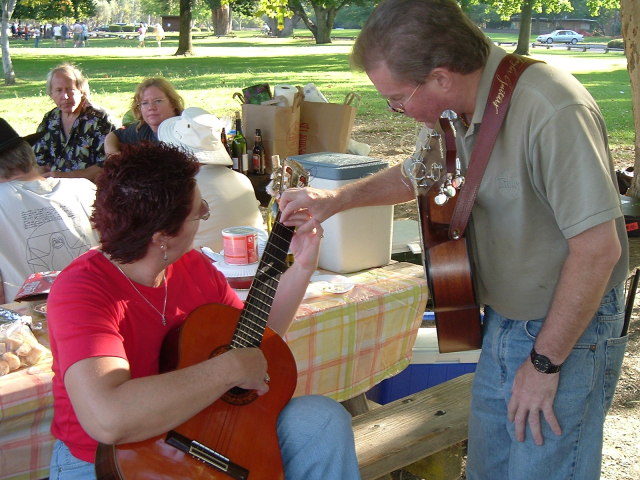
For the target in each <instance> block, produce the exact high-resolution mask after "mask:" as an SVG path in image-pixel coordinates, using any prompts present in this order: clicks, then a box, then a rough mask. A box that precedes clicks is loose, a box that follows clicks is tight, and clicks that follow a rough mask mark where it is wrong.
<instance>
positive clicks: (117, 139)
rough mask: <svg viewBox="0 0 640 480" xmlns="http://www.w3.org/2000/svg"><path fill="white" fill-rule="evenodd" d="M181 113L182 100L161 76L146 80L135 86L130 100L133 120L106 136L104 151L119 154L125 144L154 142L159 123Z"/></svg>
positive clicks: (156, 137) (182, 107)
mask: <svg viewBox="0 0 640 480" xmlns="http://www.w3.org/2000/svg"><path fill="white" fill-rule="evenodd" d="M183 110H184V100H183V99H182V97H181V96H180V94H179V93H178V92H177V91H176V89H175V88H174V86H173V85H171V83H169V81H167V80H165V79H164V78H162V77H152V78H147V79H146V80H144V81H142V82H141V83H140V84H139V85H138V86H137V87H136V91H135V93H134V95H133V99H132V100H131V109H130V110H129V112H130V113H131V114H133V117H134V118H135V120H136V121H135V122H133V123H131V124H130V125H127V126H125V127H123V128H120V129H118V130H115V131H113V132H111V133H110V134H109V135H107V138H106V139H105V145H104V148H105V152H106V153H107V155H112V154H114V153H118V152H119V151H120V149H121V148H122V144H124V143H126V144H133V143H138V142H142V141H149V142H152V143H157V142H158V136H157V134H158V127H159V126H160V124H161V123H162V122H164V121H165V120H166V119H167V118H171V117H175V116H177V115H180V114H181V113H182V111H183Z"/></svg>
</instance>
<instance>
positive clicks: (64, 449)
mask: <svg viewBox="0 0 640 480" xmlns="http://www.w3.org/2000/svg"><path fill="white" fill-rule="evenodd" d="M197 172H198V164H197V162H196V161H195V159H194V158H193V157H192V156H191V155H189V154H187V153H185V152H184V150H181V149H179V148H176V147H170V146H168V145H165V144H159V145H151V144H144V143H143V144H140V145H131V146H127V147H125V149H124V150H123V152H122V153H121V154H118V155H113V156H111V157H110V158H109V159H108V160H107V161H106V162H105V166H104V172H103V174H102V175H101V176H100V177H99V179H98V190H97V196H96V203H95V211H94V214H93V216H92V220H93V222H94V225H95V228H96V230H97V231H98V233H99V236H100V247H99V248H96V249H93V250H90V251H89V252H87V253H85V254H84V255H82V256H81V257H79V258H78V259H76V260H75V261H74V262H73V263H71V264H70V265H69V266H68V267H67V268H66V269H65V270H64V271H63V272H62V273H61V274H60V275H59V276H58V278H57V279H56V282H55V283H54V285H53V288H52V290H51V293H50V296H49V299H48V323H49V331H50V337H51V349H52V352H53V355H54V363H53V370H54V373H55V376H54V379H53V392H54V398H55V401H54V418H53V424H52V428H51V431H52V433H53V435H54V436H55V437H56V439H57V441H56V444H55V447H54V451H53V456H52V460H51V471H50V478H52V479H68V478H82V479H88V478H95V477H94V473H93V472H94V465H93V462H94V458H95V455H96V448H97V444H98V442H100V443H103V444H109V445H111V444H115V445H117V444H122V443H130V442H138V441H143V440H146V439H150V438H153V437H155V436H158V435H163V434H164V433H165V432H168V431H170V430H172V429H174V428H176V427H177V426H179V425H182V424H183V423H184V422H186V421H187V420H188V419H190V418H191V417H193V416H194V415H196V414H198V412H200V411H202V410H203V409H205V408H207V407H209V405H210V404H212V403H213V402H215V401H216V400H218V399H219V398H220V397H221V396H222V395H224V394H225V393H226V392H227V391H229V390H230V389H232V388H234V387H239V388H241V389H246V390H255V392H256V393H257V395H259V396H261V395H268V392H269V387H270V386H269V381H270V377H269V373H270V374H271V376H274V378H275V376H276V375H278V374H280V372H278V371H277V369H276V368H275V367H274V366H273V365H269V364H268V361H267V356H265V354H263V351H262V350H261V349H258V348H230V349H229V350H228V351H225V352H224V353H222V354H220V355H217V356H213V357H212V358H208V359H206V360H204V361H202V362H199V363H194V364H192V365H190V366H187V367H185V368H180V369H178V370H173V371H169V372H166V373H160V370H159V366H158V363H159V357H160V351H161V346H162V344H163V340H164V338H165V336H166V335H167V332H169V331H170V330H172V329H174V328H175V327H178V326H180V325H182V324H183V323H185V321H186V320H185V319H186V317H187V315H188V314H189V313H190V312H192V311H193V310H194V309H196V308H197V307H199V306H201V305H205V304H212V303H215V304H222V305H227V306H230V307H234V308H236V309H241V308H242V307H243V303H242V301H241V300H240V299H239V298H238V296H237V295H236V293H235V292H234V291H233V290H232V289H231V288H230V287H229V285H228V284H227V282H226V280H225V278H224V277H223V276H222V274H221V273H219V272H218V271H217V270H216V269H215V267H213V266H212V264H211V262H210V261H209V260H207V258H206V257H204V256H203V255H202V254H201V253H200V252H198V251H196V250H193V248H192V245H193V238H194V235H195V233H196V231H197V230H198V225H199V223H200V221H204V220H206V219H207V218H208V217H209V211H208V205H207V204H206V202H203V201H202V197H201V194H200V191H199V189H198V186H197V184H196V181H195V175H196V173H197ZM296 223H297V226H302V225H304V226H305V227H307V228H305V231H307V232H309V233H305V234H300V235H298V234H294V235H293V239H292V242H291V245H290V249H291V251H292V252H293V254H294V255H295V258H296V261H295V263H294V264H293V265H292V266H291V267H290V268H289V269H288V270H286V272H285V273H284V274H282V277H281V280H280V282H279V285H278V286H277V290H276V292H275V295H274V299H273V306H272V308H271V311H270V314H269V318H268V326H269V327H270V328H271V329H273V330H274V331H275V332H276V333H277V334H279V335H283V334H284V333H285V331H286V330H287V328H288V327H289V325H290V324H291V322H292V321H293V319H294V315H295V312H296V310H297V307H298V304H299V302H300V301H301V299H302V298H303V295H304V293H305V290H306V286H307V285H308V283H309V278H310V276H311V275H312V273H313V272H314V270H315V268H316V265H317V261H318V250H319V244H320V238H321V236H322V227H321V226H320V224H319V223H317V222H316V221H315V220H314V219H312V218H310V217H308V216H306V215H300V216H298V220H297V222H296ZM223 320H224V319H223V318H219V317H217V316H214V317H213V318H210V321H211V325H213V326H215V328H222V327H221V325H222V323H221V322H222V321H223ZM208 321H209V319H207V324H209V323H208ZM187 323H188V320H187ZM205 358H206V357H205ZM270 367H271V370H269V368H270ZM294 370H295V368H294ZM274 384H275V382H274ZM265 398H268V397H265ZM256 430H257V431H256V435H258V436H259V438H260V439H262V437H263V436H264V435H265V432H263V431H259V428H256ZM226 433H227V434H230V432H228V431H227V432H226ZM244 440H245V441H246V442H247V443H248V448H254V447H256V446H257V445H256V444H257V443H259V442H258V441H257V440H258V437H256V438H246V439H244ZM277 440H278V443H279V445H280V451H281V456H282V460H283V466H284V472H285V475H286V478H287V479H300V480H302V479H305V480H307V479H318V480H320V479H323V480H326V479H336V480H337V479H355V478H359V474H358V465H357V460H356V457H355V447H354V443H353V433H352V430H351V418H350V416H349V414H348V413H347V412H346V411H345V410H344V408H343V407H342V406H341V405H340V404H338V403H336V402H335V401H333V400H331V399H329V398H326V397H321V396H305V397H297V398H294V399H292V400H290V401H289V402H288V403H287V405H286V406H285V407H284V408H283V410H282V411H281V412H280V414H279V416H278V417H277ZM175 453H176V454H180V452H178V451H177V450H176V452H175ZM149 478H151V477H149ZM176 478H178V477H176Z"/></svg>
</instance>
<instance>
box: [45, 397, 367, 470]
mask: <svg viewBox="0 0 640 480" xmlns="http://www.w3.org/2000/svg"><path fill="white" fill-rule="evenodd" d="M277 432H278V440H279V443H280V450H281V452H282V459H283V462H284V471H285V478H286V479H287V480H315V479H317V480H358V479H359V478H360V472H359V470H358V460H357V458H356V451H355V445H354V442H353V430H352V429H351V415H349V413H348V412H347V411H346V410H345V409H344V408H343V407H342V405H340V404H339V403H337V402H335V401H334V400H331V399H330V398H327V397H322V396H320V395H310V396H305V397H297V398H294V399H292V400H291V401H290V402H289V403H288V404H287V406H286V407H285V408H284V409H283V410H282V412H280V416H279V417H278V425H277ZM95 478H96V475H95V472H94V467H93V463H88V462H84V461H82V460H78V459H77V458H75V457H74V456H73V455H71V452H70V451H69V449H68V448H67V446H66V445H65V444H64V443H63V442H61V441H60V440H57V441H56V443H55V445H54V447H53V454H52V456H51V466H50V472H49V479H50V480H91V479H95Z"/></svg>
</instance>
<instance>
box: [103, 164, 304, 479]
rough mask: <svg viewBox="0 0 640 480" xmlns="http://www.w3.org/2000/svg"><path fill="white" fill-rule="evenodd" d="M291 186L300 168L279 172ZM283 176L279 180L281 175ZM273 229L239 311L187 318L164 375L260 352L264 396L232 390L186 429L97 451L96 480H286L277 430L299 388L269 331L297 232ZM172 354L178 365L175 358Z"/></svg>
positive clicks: (204, 309) (172, 341)
mask: <svg viewBox="0 0 640 480" xmlns="http://www.w3.org/2000/svg"><path fill="white" fill-rule="evenodd" d="M282 172H284V173H285V175H283V177H284V178H283V180H280V181H281V182H286V184H287V185H288V186H291V185H296V186H300V185H306V182H307V180H308V178H309V177H308V172H306V171H305V170H304V169H303V168H302V167H301V166H300V164H298V163H297V162H292V161H287V162H286V163H285V165H284V167H283V168H282ZM282 172H279V173H280V174H282ZM278 220H279V216H278V218H277V219H276V222H275V223H274V225H273V227H272V230H271V234H270V235H269V239H268V241H267V245H266V246H265V249H264V253H263V255H262V258H261V260H260V263H259V265H258V269H257V272H256V275H255V277H254V280H253V282H252V284H251V288H250V289H249V293H248V296H247V300H246V302H245V307H244V309H243V310H242V311H238V310H237V309H235V308H232V307H229V306H226V305H216V304H209V305H203V306H201V307H198V308H197V309H195V310H194V311H193V312H191V313H190V314H189V315H188V316H187V319H186V321H185V323H184V324H183V325H182V326H181V327H180V329H179V331H178V332H176V333H177V334H176V335H171V334H170V335H168V337H167V339H166V340H165V342H164V345H163V352H162V355H161V356H162V365H161V369H162V370H163V371H166V370H170V369H173V368H185V367H188V366H190V365H194V364H196V363H199V362H202V361H205V360H207V359H209V358H212V357H215V356H217V355H220V354H222V353H224V352H226V351H228V350H230V349H233V348H246V347H258V348H260V349H261V350H262V352H263V353H264V356H265V358H266V359H267V362H268V365H269V372H270V383H269V391H268V392H267V393H266V394H265V395H262V396H258V395H257V394H256V393H255V391H253V390H244V389H241V388H238V387H235V388H233V389H231V390H229V391H228V392H226V393H225V394H224V395H223V396H222V397H221V398H219V399H218V400H217V401H215V402H214V403H213V404H211V405H210V406H209V407H207V408H205V409H204V410H202V411H201V412H200V413H198V414H197V415H195V416H194V417H192V418H191V419H190V420H188V421H187V422H185V423H184V424H182V425H180V426H178V427H176V428H174V429H173V430H171V431H169V432H167V433H166V435H160V436H157V437H154V438H150V439H148V440H145V441H141V442H135V443H128V444H122V445H103V444H100V445H99V446H98V451H97V455H96V462H95V466H96V475H97V478H98V479H99V480H105V479H109V480H110V479H118V480H125V479H126V480H130V479H139V480H152V479H153V480H160V479H177V478H180V479H182V478H188V479H196V480H205V479H207V480H212V479H214V480H223V479H224V480H229V479H235V480H244V479H248V478H249V479H251V480H279V479H284V473H283V467H282V459H281V456H280V448H279V444H278V438H277V436H276V422H277V418H278V415H279V413H280V411H281V410H282V409H283V408H284V406H285V405H286V404H287V403H288V402H289V400H290V399H291V397H292V395H293V392H294V390H295V387H296V382H297V369H296V364H295V359H294V358H293V355H292V354H291V351H290V350H289V347H288V346H287V344H286V343H285V342H284V340H283V339H282V338H281V337H280V336H279V335H278V334H277V333H275V332H274V331H272V330H271V329H270V328H268V327H267V320H268V317H269V312H270V309H271V304H272V302H273V297H274V295H275V292H276V289H277V286H278V282H279V278H280V275H281V274H282V273H283V272H284V271H285V270H286V268H287V253H288V249H289V244H290V242H291V238H292V236H293V231H294V229H293V228H292V227H287V226H285V225H283V224H281V223H280V222H279V221H278ZM176 353H177V358H176Z"/></svg>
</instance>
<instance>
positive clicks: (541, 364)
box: [533, 355, 549, 373]
mask: <svg viewBox="0 0 640 480" xmlns="http://www.w3.org/2000/svg"><path fill="white" fill-rule="evenodd" d="M533 366H534V367H536V370H538V371H539V372H542V373H545V372H546V371H547V370H548V369H549V360H548V359H547V358H546V357H543V356H542V355H536V356H535V357H534V359H533Z"/></svg>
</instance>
